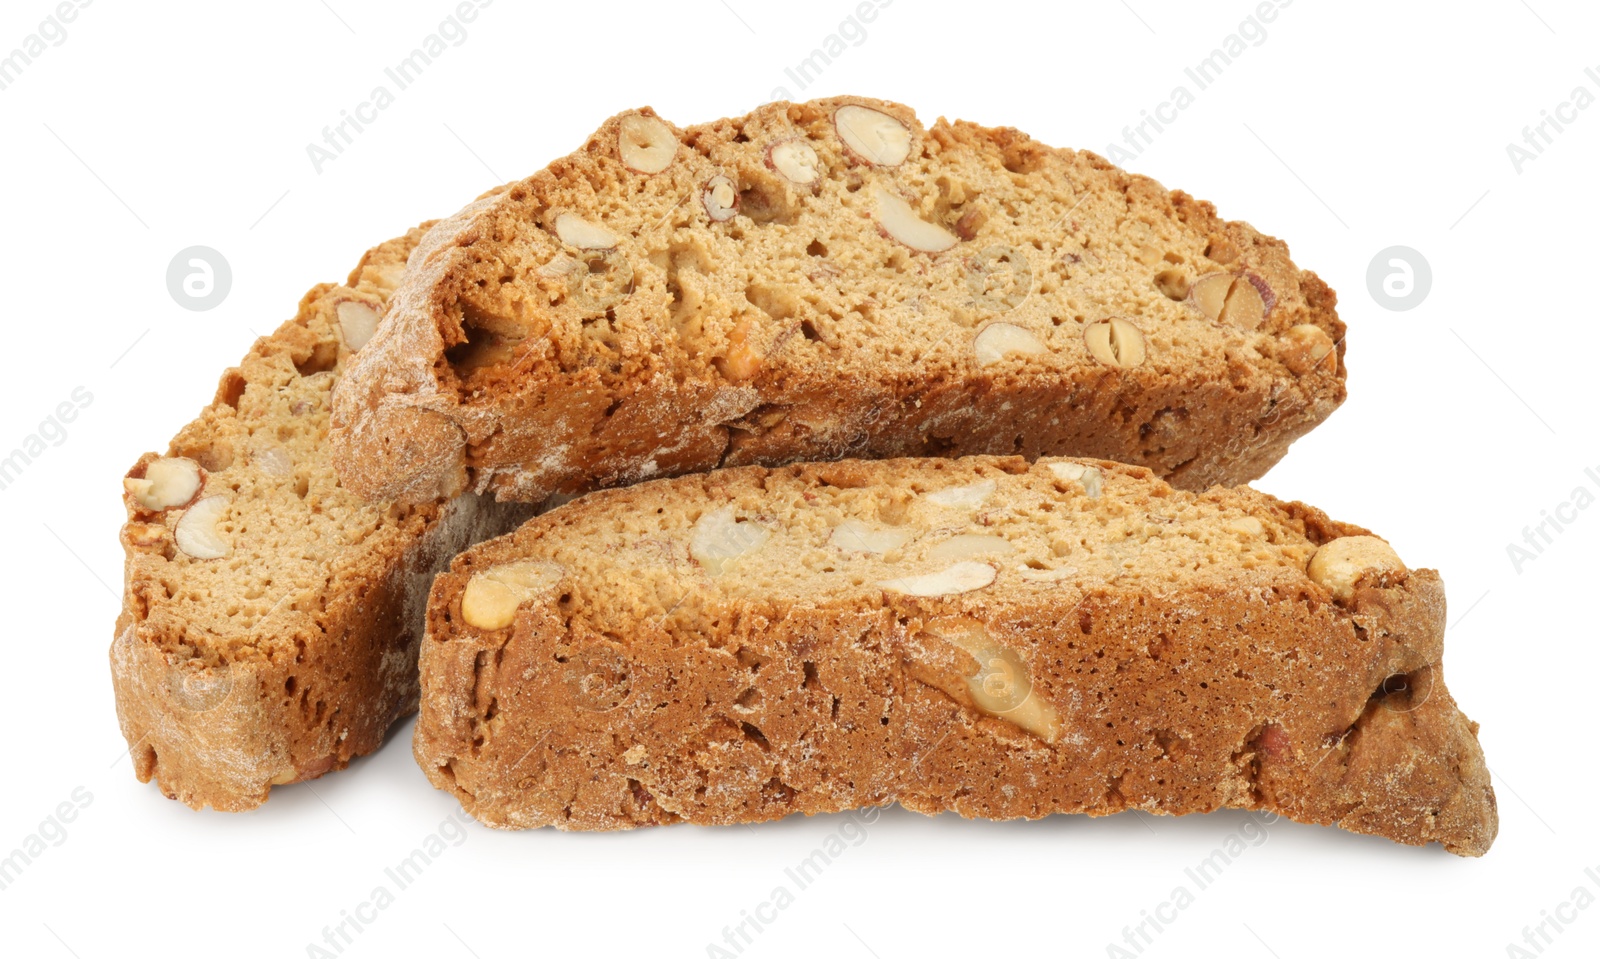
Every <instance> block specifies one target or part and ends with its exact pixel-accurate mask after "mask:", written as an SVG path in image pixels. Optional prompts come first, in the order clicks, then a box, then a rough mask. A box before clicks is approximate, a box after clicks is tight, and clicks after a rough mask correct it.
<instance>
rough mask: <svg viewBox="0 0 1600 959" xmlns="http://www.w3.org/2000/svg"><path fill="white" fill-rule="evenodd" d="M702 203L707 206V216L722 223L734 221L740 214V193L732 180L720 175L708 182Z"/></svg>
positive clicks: (701, 199) (701, 195)
mask: <svg viewBox="0 0 1600 959" xmlns="http://www.w3.org/2000/svg"><path fill="white" fill-rule="evenodd" d="M700 202H701V203H704V204H705V207H706V216H709V217H711V219H713V220H715V221H716V222H718V223H721V222H722V221H724V220H731V219H733V217H734V215H735V214H736V213H738V212H739V191H738V190H737V189H735V188H734V185H733V181H732V180H730V179H728V178H727V177H725V176H723V175H722V174H720V173H719V174H717V175H716V176H714V177H712V178H711V179H709V180H707V181H706V188H705V190H704V191H703V192H701V194H700Z"/></svg>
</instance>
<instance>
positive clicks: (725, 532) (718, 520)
mask: <svg viewBox="0 0 1600 959" xmlns="http://www.w3.org/2000/svg"><path fill="white" fill-rule="evenodd" d="M771 538H772V533H771V532H770V531H769V530H767V528H766V527H764V526H762V525H760V524H759V523H752V522H741V521H740V520H739V518H738V517H737V516H736V515H734V511H733V507H732V506H724V507H722V508H721V509H719V510H716V511H714V512H710V513H707V514H705V515H704V516H702V517H700V519H699V520H698V521H697V522H696V523H695V524H694V533H693V535H692V536H691V537H690V539H689V555H690V556H693V557H694V558H695V559H696V560H698V561H699V563H700V565H701V566H702V567H704V568H705V571H706V572H707V573H709V574H710V575H712V576H721V575H722V574H723V573H725V572H727V571H728V570H729V569H731V568H732V567H733V564H734V563H736V562H738V561H739V559H741V558H742V557H745V556H748V555H750V554H751V553H754V552H756V551H757V550H759V549H760V548H761V547H763V546H765V545H766V543H767V540H769V539H771Z"/></svg>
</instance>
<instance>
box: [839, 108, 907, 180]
mask: <svg viewBox="0 0 1600 959" xmlns="http://www.w3.org/2000/svg"><path fill="white" fill-rule="evenodd" d="M833 126H834V129H836V130H838V131H839V139H841V140H843V141H844V145H845V146H847V147H849V148H850V152H852V153H854V154H855V155H856V156H858V157H860V158H861V159H863V160H866V161H867V162H868V163H871V164H873V165H875V166H899V165H900V164H902V163H904V162H905V161H906V157H908V156H910V155H911V131H910V130H909V129H907V128H906V125H905V124H904V123H901V122H900V121H899V120H896V119H895V118H894V117H892V116H890V115H889V114H887V113H884V112H882V111H881V110H874V109H872V108H871V107H863V106H858V105H856V104H853V103H852V104H849V105H847V106H842V107H840V108H839V109H837V110H835V111H834V112H833Z"/></svg>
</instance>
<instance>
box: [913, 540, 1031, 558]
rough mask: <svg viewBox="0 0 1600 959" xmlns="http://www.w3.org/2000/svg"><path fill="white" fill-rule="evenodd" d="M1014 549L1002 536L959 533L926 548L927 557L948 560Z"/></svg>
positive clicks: (1006, 551) (1000, 552)
mask: <svg viewBox="0 0 1600 959" xmlns="http://www.w3.org/2000/svg"><path fill="white" fill-rule="evenodd" d="M1016 549H1017V548H1016V547H1015V546H1012V545H1011V541H1010V540H1008V539H1006V538H1005V537H1004V536H995V535H993V534H990V533H961V534H959V535H956V536H952V537H950V538H949V539H947V540H945V541H944V542H942V543H940V544H939V545H938V546H935V547H934V548H933V549H930V550H928V559H931V560H933V561H934V562H948V561H949V560H952V559H972V558H973V557H974V556H1004V555H1006V554H1007V553H1014V552H1016Z"/></svg>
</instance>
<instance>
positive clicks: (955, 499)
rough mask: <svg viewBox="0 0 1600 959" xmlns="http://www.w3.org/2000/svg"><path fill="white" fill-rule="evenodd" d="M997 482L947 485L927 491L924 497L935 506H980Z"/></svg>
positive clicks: (961, 507)
mask: <svg viewBox="0 0 1600 959" xmlns="http://www.w3.org/2000/svg"><path fill="white" fill-rule="evenodd" d="M998 488H999V484H998V483H996V482H995V481H994V480H992V479H991V480H979V481H978V482H976V483H968V484H967V485H965V486H948V487H946V488H944V489H941V490H935V491H933V492H932V493H928V494H926V495H925V496H924V498H925V499H926V500H927V501H928V502H930V503H932V504H933V505H935V506H951V507H955V508H956V509H977V508H978V507H980V506H982V505H983V504H984V502H985V501H986V500H988V498H989V497H991V496H993V495H994V491H995V490H996V489H998Z"/></svg>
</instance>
